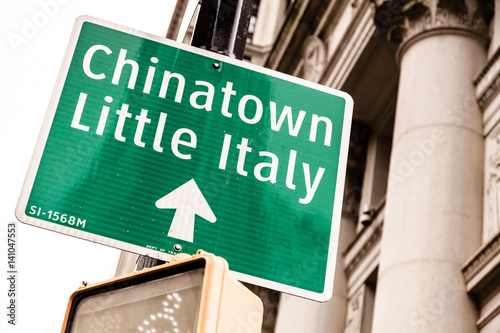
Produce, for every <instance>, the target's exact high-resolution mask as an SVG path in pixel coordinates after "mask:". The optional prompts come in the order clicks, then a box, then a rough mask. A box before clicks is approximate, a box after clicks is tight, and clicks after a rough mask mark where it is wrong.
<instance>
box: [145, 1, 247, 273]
mask: <svg viewBox="0 0 500 333" xmlns="http://www.w3.org/2000/svg"><path fill="white" fill-rule="evenodd" d="M252 6H253V0H203V1H202V3H201V7H200V13H199V15H198V20H197V21H196V25H195V28H194V33H193V39H192V41H191V45H193V46H197V47H199V48H203V49H206V50H209V51H212V52H216V53H220V54H224V55H226V56H228V57H231V58H235V59H238V60H241V59H243V53H244V51H245V45H246V42H247V32H248V25H249V23H250V16H251V14H252ZM164 263H165V261H162V260H160V259H155V258H151V257H148V256H144V255H139V257H138V258H137V265H136V270H138V271H140V270H141V269H143V268H147V267H154V266H158V265H161V264H164Z"/></svg>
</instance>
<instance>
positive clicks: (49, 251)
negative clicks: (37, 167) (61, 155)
mask: <svg viewBox="0 0 500 333" xmlns="http://www.w3.org/2000/svg"><path fill="white" fill-rule="evenodd" d="M174 6H175V0H106V1H102V0H101V1H97V0H85V1H83V0H23V1H10V2H8V3H4V8H3V9H2V10H1V11H0V28H1V32H0V36H1V39H0V43H1V44H0V45H1V52H0V60H1V61H0V66H1V72H0V73H1V78H2V80H1V81H0V85H1V98H0V152H1V155H0V156H1V159H0V168H1V169H0V170H1V172H0V188H1V190H0V248H1V250H2V251H1V252H2V253H4V254H3V255H0V258H1V259H0V267H2V278H0V295H1V296H0V304H1V308H2V310H1V316H0V318H1V319H0V331H1V332H6V333H10V332H37V333H49V332H50V333H52V332H60V331H61V326H62V321H63V317H64V314H65V311H66V306H67V303H68V299H69V296H70V295H71V293H73V292H74V291H75V290H77V288H78V287H79V286H81V284H82V281H88V282H90V283H96V282H100V281H104V280H107V279H110V278H112V277H113V276H114V273H115V270H116V265H117V262H118V257H119V254H120V251H119V250H117V249H113V248H109V247H106V246H103V245H99V244H94V243H91V242H88V241H84V240H80V239H77V238H73V237H70V236H66V235H62V234H58V233H55V232H52V231H48V230H44V229H40V228H37V227H33V226H29V225H26V224H23V223H20V222H17V220H16V218H15V215H14V209H15V206H16V203H17V199H18V197H19V193H20V190H21V187H22V184H23V181H24V177H25V175H26V171H27V169H28V165H29V163H30V160H31V155H32V153H33V149H34V147H35V143H36V140H37V137H38V133H39V130H40V128H41V125H42V122H43V118H44V116H45V111H46V108H47V106H48V103H49V99H50V97H51V94H52V89H53V87H54V84H55V82H56V79H57V75H58V72H59V67H60V65H61V61H62V59H63V56H64V52H65V50H66V45H67V42H68V39H69V37H70V34H71V30H72V28H73V24H74V21H75V19H76V18H77V17H78V16H80V15H90V16H94V17H97V18H100V19H104V20H107V21H111V22H114V23H118V24H121V25H124V26H128V27H131V28H134V29H136V30H141V31H145V32H148V33H151V34H154V35H158V36H165V34H166V32H167V28H168V24H169V21H170V17H171V12H172V10H173V7H174ZM12 224H14V225H15V229H16V233H15V240H16V257H15V263H16V270H17V279H16V280H17V285H16V325H15V326H13V325H10V324H8V320H9V317H7V313H8V309H7V306H8V304H9V303H8V302H9V297H8V295H7V294H8V292H9V289H10V288H9V287H10V284H9V282H8V281H7V278H9V274H8V267H7V261H8V258H7V253H8V252H7V251H8V248H7V234H8V233H7V228H8V226H9V225H12Z"/></svg>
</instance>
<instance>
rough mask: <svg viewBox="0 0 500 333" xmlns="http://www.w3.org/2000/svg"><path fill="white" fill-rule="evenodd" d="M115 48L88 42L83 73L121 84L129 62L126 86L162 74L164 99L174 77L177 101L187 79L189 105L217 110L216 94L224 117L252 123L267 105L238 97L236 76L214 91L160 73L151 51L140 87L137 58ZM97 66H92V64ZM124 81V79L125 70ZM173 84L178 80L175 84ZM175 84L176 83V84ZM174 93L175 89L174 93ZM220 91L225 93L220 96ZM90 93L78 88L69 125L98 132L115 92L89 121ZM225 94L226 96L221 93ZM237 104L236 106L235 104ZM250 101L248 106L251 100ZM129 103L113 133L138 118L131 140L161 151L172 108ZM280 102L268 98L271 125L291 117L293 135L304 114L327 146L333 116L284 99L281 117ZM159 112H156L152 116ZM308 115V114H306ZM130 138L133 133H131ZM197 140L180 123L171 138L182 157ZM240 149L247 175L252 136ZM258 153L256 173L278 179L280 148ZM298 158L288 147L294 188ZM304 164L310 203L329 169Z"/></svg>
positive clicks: (226, 145)
mask: <svg viewBox="0 0 500 333" xmlns="http://www.w3.org/2000/svg"><path fill="white" fill-rule="evenodd" d="M112 53H113V51H112V50H111V49H110V48H109V47H107V46H105V45H93V46H92V47H90V48H89V49H88V50H87V51H86V53H85V56H84V59H83V71H84V73H85V75H87V76H88V77H89V78H91V79H93V80H97V81H102V80H107V81H103V82H108V81H110V82H109V83H110V84H112V85H116V86H118V85H119V84H120V78H121V77H122V71H123V69H124V68H125V67H128V68H127V73H130V76H129V77H128V82H127V88H128V89H132V90H136V89H142V93H144V94H151V90H152V86H153V82H156V80H158V79H159V77H161V86H160V89H159V92H158V97H159V98H163V99H166V98H167V91H168V89H169V84H170V82H171V81H172V80H175V83H177V88H176V91H175V96H172V97H173V100H174V101H175V102H176V103H181V102H182V101H184V100H185V98H187V97H186V96H185V94H184V91H185V87H186V85H193V84H194V86H195V87H194V88H195V89H196V90H195V91H194V92H193V93H191V95H190V96H189V103H190V105H191V107H193V108H195V109H199V110H205V111H207V112H210V111H213V109H212V107H213V101H214V98H217V99H220V100H222V105H221V108H220V110H219V111H220V114H221V115H222V116H224V117H228V118H232V117H233V116H235V115H237V116H238V117H239V119H240V120H241V121H242V122H244V123H246V124H250V125H254V124H256V123H258V122H259V121H260V120H261V118H262V117H263V112H264V105H263V103H262V101H261V100H260V99H259V98H258V97H256V96H253V95H244V96H241V98H240V99H239V102H238V103H236V102H235V101H234V98H233V97H238V96H237V95H238V92H237V91H236V90H234V89H233V88H234V87H233V83H232V82H226V84H225V86H224V87H223V88H221V89H220V91H216V89H215V87H214V85H212V84H211V83H209V82H206V81H198V80H196V81H194V82H186V79H185V77H184V76H183V75H182V74H180V73H172V72H169V71H166V70H164V71H163V75H158V74H157V66H158V65H159V64H160V61H159V59H158V58H157V57H151V59H150V62H151V65H150V66H149V68H148V71H147V75H146V80H145V81H144V84H143V86H142V84H140V85H141V87H139V84H136V81H137V76H138V74H139V70H140V68H139V65H138V63H137V62H136V61H134V60H132V59H127V50H126V49H120V50H119V56H118V59H117V60H113V58H110V57H109V55H111V54H112ZM111 61H116V63H114V64H110V66H109V67H110V68H112V67H114V72H113V75H112V76H111V75H109V74H108V75H106V74H105V73H104V72H99V71H97V70H95V68H96V66H95V65H94V66H93V64H94V62H99V63H106V62H111ZM93 68H94V70H93ZM121 81H122V82H123V81H126V78H125V75H124V78H122V79H121ZM174 88H175V86H174ZM174 88H173V89H174ZM170 95H174V94H173V93H171V94H170ZM220 95H222V96H220ZM87 97H88V94H87V93H85V92H80V94H79V98H78V102H77V104H76V108H75V110H74V114H73V118H72V123H71V127H72V128H75V129H77V130H81V131H86V132H91V131H92V132H94V133H95V134H96V135H103V133H104V130H105V128H106V123H107V121H108V119H109V118H110V117H111V116H110V111H111V110H112V103H113V97H112V96H106V97H105V98H104V103H102V104H103V106H102V109H101V110H100V116H99V120H98V122H97V123H89V122H88V120H87V122H86V117H85V116H86V114H87V113H95V112H99V110H89V108H86V107H85V104H86V101H87ZM220 97H222V98H220ZM236 105H237V107H236ZM248 105H250V107H249V106H248ZM129 108H130V105H128V104H125V103H122V105H121V106H119V108H118V107H116V109H117V110H116V112H115V114H116V116H115V117H118V119H117V121H116V127H115V128H114V137H115V139H116V140H118V141H121V142H125V141H126V140H127V139H129V138H126V137H125V136H124V135H123V129H124V126H125V124H126V122H134V121H135V124H136V125H135V126H136V130H135V135H134V137H133V142H134V144H135V145H137V146H138V147H142V148H146V147H147V146H149V148H152V149H154V150H155V151H156V152H158V153H162V152H163V150H164V147H162V146H161V142H162V138H163V136H164V134H165V133H164V129H165V123H166V121H167V116H168V114H167V113H165V112H159V114H155V115H151V113H152V112H151V113H150V112H149V111H148V110H146V109H141V110H140V112H137V113H138V114H136V115H135V117H134V114H133V113H132V112H130V110H129ZM247 109H250V110H251V112H248V111H247ZM278 111H279V107H278V105H277V103H275V102H273V101H270V102H269V112H270V126H271V130H273V131H276V132H279V131H280V130H281V127H282V125H283V123H284V122H285V120H286V121H287V123H288V134H289V135H290V136H293V137H296V136H297V135H298V134H299V132H300V130H301V128H302V127H303V126H302V124H303V123H304V119H307V118H306V117H310V121H309V122H308V123H309V124H310V129H309V141H311V142H315V141H316V137H317V132H318V128H319V127H320V128H322V129H324V135H322V136H323V137H324V141H323V142H320V143H319V144H323V145H324V146H327V147H329V146H330V144H331V139H332V122H331V120H330V119H329V118H327V117H323V116H318V115H316V114H311V115H309V114H308V113H307V112H306V111H302V110H301V111H300V112H299V113H298V116H297V117H296V119H295V122H294V119H293V117H292V108H291V107H290V106H287V105H285V106H284V107H283V108H282V110H281V112H280V114H279V117H278ZM248 113H251V114H252V116H248ZM154 117H157V118H154ZM153 118H154V120H155V122H156V121H157V126H156V128H155V129H152V128H151V129H150V128H149V127H150V126H148V124H150V123H151V121H152V119H153ZM308 120H309V119H308ZM148 130H154V131H155V135H154V140H153V142H144V141H143V133H144V131H148ZM130 139H131V138H130ZM232 141H233V138H232V135H230V134H227V133H226V134H225V136H224V140H223V142H221V149H220V156H219V164H218V168H219V169H222V170H226V168H227V165H228V163H227V162H228V158H230V154H229V149H230V147H231V145H232ZM179 146H183V147H187V148H182V150H183V152H181V150H180V149H179V148H180V147H179ZM196 146H197V136H196V134H195V133H194V131H192V130H191V129H188V128H179V129H178V130H177V131H175V132H174V133H173V135H172V140H171V147H170V148H171V151H172V153H173V154H174V155H175V156H176V157H177V158H180V159H184V160H189V159H191V153H187V152H186V151H191V150H188V148H190V149H192V150H194V149H196ZM236 148H237V149H238V151H239V153H238V154H237V163H236V172H237V173H238V174H239V175H241V176H248V171H246V170H245V169H246V166H245V160H246V156H247V154H248V153H250V152H252V147H250V146H249V139H248V138H241V142H240V143H238V144H237V145H236ZM259 156H260V157H262V158H263V159H264V161H263V162H261V163H258V164H257V165H256V166H255V167H254V170H253V175H254V177H255V178H256V179H257V180H259V181H262V182H270V183H273V184H274V183H276V182H277V181H278V178H280V177H278V168H279V158H278V156H277V155H276V154H274V153H272V152H268V151H260V152H259ZM296 160H297V151H296V150H293V149H290V152H289V153H288V166H287V171H286V177H283V178H285V179H284V181H285V184H286V186H287V188H289V189H290V190H295V184H294V174H295V166H296ZM302 169H303V178H301V179H302V180H303V182H304V185H305V193H302V194H300V197H301V198H299V202H300V203H301V204H308V203H310V202H311V200H312V199H313V198H314V194H315V193H316V190H317V189H318V186H319V185H320V183H321V179H322V177H323V175H324V173H325V168H323V167H318V168H317V169H316V170H312V168H311V166H310V165H309V164H308V163H305V162H303V163H302Z"/></svg>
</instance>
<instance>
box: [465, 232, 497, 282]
mask: <svg viewBox="0 0 500 333" xmlns="http://www.w3.org/2000/svg"><path fill="white" fill-rule="evenodd" d="M498 255H500V233H499V234H497V235H496V236H495V237H493V239H492V240H491V241H490V242H489V243H488V244H486V245H485V246H483V248H481V250H480V251H479V252H478V253H476V255H475V256H474V257H473V258H472V259H471V260H470V261H469V262H468V263H467V264H466V265H465V267H464V268H463V269H462V273H463V275H464V278H465V282H466V283H468V282H470V281H471V280H472V279H473V278H475V277H476V276H477V275H478V274H479V273H480V272H481V271H482V270H483V269H484V268H485V267H486V266H487V265H488V264H489V263H490V262H492V260H493V259H494V258H495V257H496V256H498Z"/></svg>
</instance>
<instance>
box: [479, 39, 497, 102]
mask: <svg viewBox="0 0 500 333" xmlns="http://www.w3.org/2000/svg"><path fill="white" fill-rule="evenodd" d="M474 86H475V87H476V98H477V102H478V104H479V106H480V107H481V110H483V111H484V110H486V108H487V107H488V105H490V103H491V101H493V99H494V98H495V97H496V96H497V95H498V92H499V91H500V48H499V49H498V50H497V51H496V52H495V54H494V55H493V56H492V57H491V59H490V61H488V63H487V64H486V66H485V67H484V68H483V70H482V71H481V72H480V73H479V74H478V75H477V76H476V78H475V79H474Z"/></svg>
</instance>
